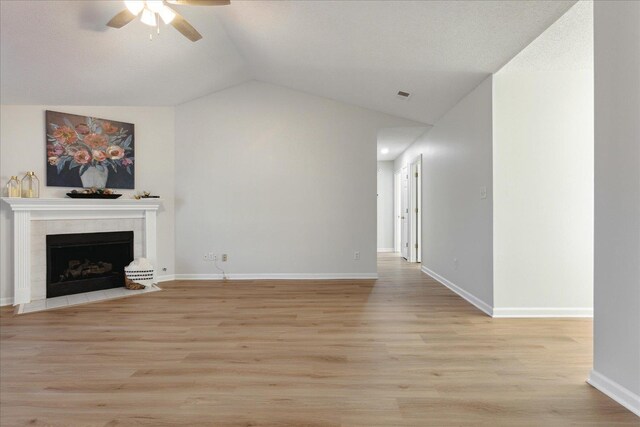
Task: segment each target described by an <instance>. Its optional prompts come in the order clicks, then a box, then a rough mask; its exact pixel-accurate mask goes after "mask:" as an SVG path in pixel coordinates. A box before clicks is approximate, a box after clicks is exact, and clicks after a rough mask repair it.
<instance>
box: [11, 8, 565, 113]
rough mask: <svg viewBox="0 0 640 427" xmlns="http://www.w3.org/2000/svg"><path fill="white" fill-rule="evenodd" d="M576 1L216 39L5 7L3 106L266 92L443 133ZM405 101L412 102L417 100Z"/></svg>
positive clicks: (95, 12)
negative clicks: (285, 91) (153, 33)
mask: <svg viewBox="0 0 640 427" xmlns="http://www.w3.org/2000/svg"><path fill="white" fill-rule="evenodd" d="M573 3H574V2H573V1H410V2H404V1H374V2H368V1H352V2H350V1H340V2H338V1H289V2H285V1H250V2H245V1H235V0H232V4H231V5H230V6H224V7H208V8H207V7H187V6H182V7H176V8H177V9H179V10H180V12H181V13H182V14H183V15H184V16H185V17H186V18H187V19H189V20H190V21H191V22H192V23H193V24H194V26H195V27H196V28H197V29H198V30H199V31H200V32H201V33H202V35H203V36H204V39H203V40H201V41H199V42H197V43H191V42H189V41H188V40H186V39H185V38H183V37H182V36H181V35H180V34H179V33H177V32H176V31H175V30H174V29H173V28H170V27H169V28H166V27H163V29H162V33H161V34H160V36H159V37H156V38H155V39H154V41H153V42H150V41H149V40H148V34H149V30H148V28H149V27H146V26H145V25H143V24H141V23H139V22H133V23H131V24H129V25H127V26H126V27H124V28H122V29H120V30H115V29H110V28H107V27H106V26H105V25H104V24H105V23H106V22H107V21H108V20H109V19H110V18H111V16H112V15H114V14H115V13H116V12H118V11H119V10H120V9H122V3H121V2H119V1H111V2H107V1H99V2H96V1H2V2H1V10H0V15H1V23H0V29H1V34H0V54H1V58H0V63H1V64H0V65H1V77H2V78H1V79H0V92H1V93H0V94H1V96H2V103H7V104H11V103H17V104H77V105H82V104H89V105H95V104H97V105H175V104H179V103H182V102H185V101H187V100H190V99H194V98H197V97H200V96H203V95H205V94H208V93H211V92H214V91H216V90H219V89H222V88H224V87H229V86H232V85H234V84H238V83H241V82H243V81H246V80H248V79H252V78H253V79H257V80H262V81H266V82H270V83H274V84H279V85H283V86H287V87H290V88H293V89H297V90H301V91H304V92H308V93H312V94H316V95H320V96H325V97H328V98H332V99H336V100H340V101H344V102H347V103H350V104H355V105H359V106H362V107H365V108H370V109H373V110H378V111H382V112H386V113H389V114H393V115H396V116H399V117H404V118H408V119H413V120H416V121H419V122H422V123H433V122H435V121H436V120H437V119H438V118H439V117H441V116H442V115H443V114H444V113H445V112H446V111H447V110H449V109H450V108H451V107H452V106H453V105H455V103H456V102H458V101H459V100H460V99H461V98H462V97H463V96H464V95H466V94H467V93H468V92H470V91H471V90H472V89H473V88H474V87H475V86H477V85H478V84H479V83H480V82H481V81H482V80H483V79H484V78H486V76H487V75H488V74H490V73H492V72H495V71H497V70H498V69H499V68H500V67H501V66H502V65H504V64H505V63H506V62H508V61H509V60H510V59H511V58H513V57H514V56H515V55H516V54H517V53H518V52H519V51H520V50H522V48H524V47H525V46H526V45H527V44H529V42H531V41H532V40H533V39H535V38H536V37H537V36H538V35H539V34H540V33H542V31H544V29H546V28H547V27H548V26H549V25H550V24H551V23H553V22H554V21H555V20H556V19H558V18H559V17H560V16H561V15H562V14H563V13H564V12H565V11H566V10H567V9H568V8H569V7H571V5H572V4H573ZM398 90H405V91H409V92H411V94H412V96H411V98H410V99H408V100H402V99H399V98H398V97H397V96H396V93H397V91H398Z"/></svg>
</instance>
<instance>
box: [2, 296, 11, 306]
mask: <svg viewBox="0 0 640 427" xmlns="http://www.w3.org/2000/svg"><path fill="white" fill-rule="evenodd" d="M12 304H13V297H5V298H0V307H2V306H5V305H12Z"/></svg>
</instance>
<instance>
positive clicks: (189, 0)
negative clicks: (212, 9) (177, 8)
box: [167, 0, 231, 6]
mask: <svg viewBox="0 0 640 427" xmlns="http://www.w3.org/2000/svg"><path fill="white" fill-rule="evenodd" d="M167 3H171V4H177V5H184V6H226V5H228V4H230V3H231V1H229V0H167Z"/></svg>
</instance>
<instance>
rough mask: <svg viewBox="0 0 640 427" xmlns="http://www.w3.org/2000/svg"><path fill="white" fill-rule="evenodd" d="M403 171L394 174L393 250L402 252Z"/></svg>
mask: <svg viewBox="0 0 640 427" xmlns="http://www.w3.org/2000/svg"><path fill="white" fill-rule="evenodd" d="M401 176H402V172H401V171H398V172H396V173H395V174H394V175H393V218H394V221H393V251H394V252H400V251H401V249H400V248H401V247H402V242H401V241H402V220H401V219H400V218H401V217H402V211H401V209H402V208H401V205H402V203H401V201H400V199H401V197H402V196H401V195H402V185H401V182H402V178H401Z"/></svg>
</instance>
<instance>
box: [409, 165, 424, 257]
mask: <svg viewBox="0 0 640 427" xmlns="http://www.w3.org/2000/svg"><path fill="white" fill-rule="evenodd" d="M421 181H422V156H418V157H417V158H416V159H415V160H414V161H413V162H412V163H411V167H410V169H409V193H410V197H409V218H410V221H409V261H411V262H421V261H422V259H421V258H422V257H421V251H422V247H421V246H422V245H421V243H422V242H421V240H422V239H421V237H422V236H421V234H422V188H421Z"/></svg>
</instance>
